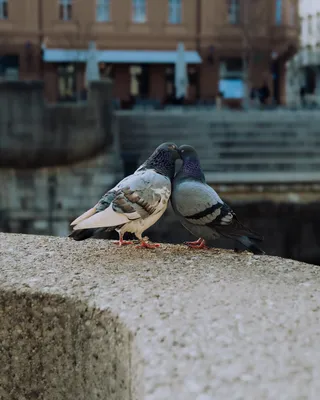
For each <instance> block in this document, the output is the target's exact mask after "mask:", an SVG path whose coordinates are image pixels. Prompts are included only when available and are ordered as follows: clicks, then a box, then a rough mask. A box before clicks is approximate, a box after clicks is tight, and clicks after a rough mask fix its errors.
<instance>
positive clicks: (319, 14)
mask: <svg viewBox="0 0 320 400" xmlns="http://www.w3.org/2000/svg"><path fill="white" fill-rule="evenodd" d="M317 31H318V34H319V33H320V13H317Z"/></svg>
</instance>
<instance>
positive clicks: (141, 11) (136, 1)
mask: <svg viewBox="0 0 320 400" xmlns="http://www.w3.org/2000/svg"><path fill="white" fill-rule="evenodd" d="M146 20H147V10H146V0H132V21H133V22H135V23H137V24H141V23H144V22H146Z"/></svg>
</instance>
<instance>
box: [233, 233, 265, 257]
mask: <svg viewBox="0 0 320 400" xmlns="http://www.w3.org/2000/svg"><path fill="white" fill-rule="evenodd" d="M235 240H236V241H237V242H239V243H241V244H242V245H243V246H245V247H246V248H247V249H248V250H250V251H251V252H252V253H253V254H259V255H263V254H266V253H265V252H264V251H263V250H262V249H260V247H259V246H257V245H256V244H255V243H254V242H253V241H252V240H250V238H248V236H239V237H235Z"/></svg>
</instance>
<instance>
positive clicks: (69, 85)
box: [58, 63, 77, 102]
mask: <svg viewBox="0 0 320 400" xmlns="http://www.w3.org/2000/svg"><path fill="white" fill-rule="evenodd" d="M58 101H59V102H75V101H77V73H76V67H75V64H67V63H66V64H59V65H58Z"/></svg>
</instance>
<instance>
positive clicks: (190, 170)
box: [182, 159, 205, 182]
mask: <svg viewBox="0 0 320 400" xmlns="http://www.w3.org/2000/svg"><path fill="white" fill-rule="evenodd" d="M182 173H183V174H184V175H185V176H188V177H192V178H194V179H197V180H200V181H202V182H204V181H205V177H204V174H203V172H202V169H201V166H200V162H199V160H195V159H186V160H184V162H183V165H182Z"/></svg>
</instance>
